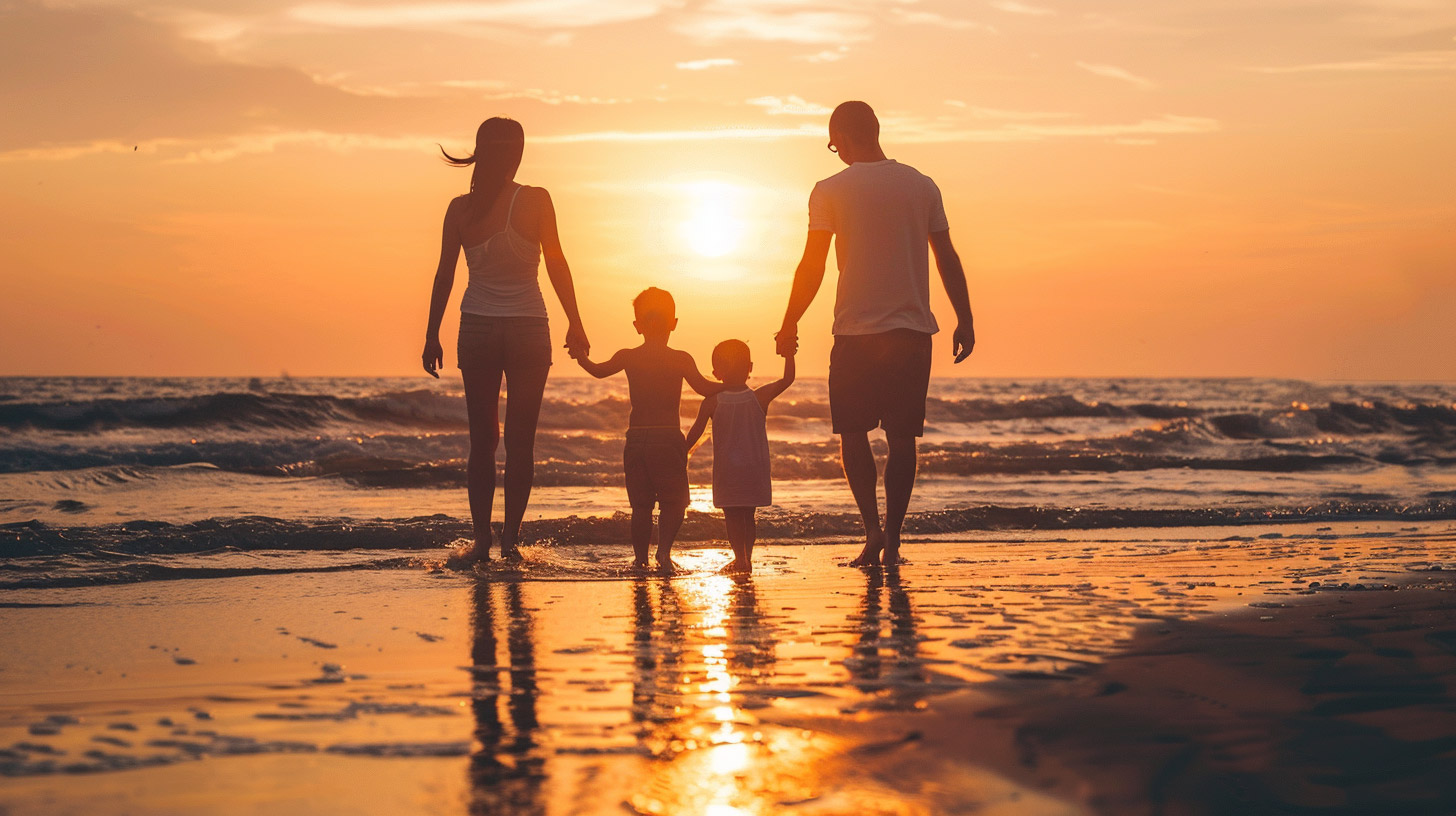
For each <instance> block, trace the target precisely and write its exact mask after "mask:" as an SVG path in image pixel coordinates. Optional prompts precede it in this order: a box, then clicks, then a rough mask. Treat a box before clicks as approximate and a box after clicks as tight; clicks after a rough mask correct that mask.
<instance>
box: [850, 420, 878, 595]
mask: <svg viewBox="0 0 1456 816" xmlns="http://www.w3.org/2000/svg"><path fill="white" fill-rule="evenodd" d="M839 442H840V456H841V458H842V459H843V461H844V478H845V479H847V480H848V481H849V491H850V492H851V493H853V494H854V503H855V505H857V506H858V507H859V516H860V519H861V520H862V521H863V522H864V528H865V545H864V549H863V550H861V551H860V554H859V557H857V558H855V559H854V560H853V561H851V562H849V565H850V566H852V567H862V566H868V565H872V564H878V563H880V550H881V549H883V548H884V546H885V534H884V533H883V532H881V531H880V507H879V500H878V498H877V497H876V496H875V488H876V486H877V484H878V481H879V477H878V474H877V473H876V472H875V454H874V451H872V450H870V436H869V433H868V432H865V431H858V432H854V433H842V434H840V435H839Z"/></svg>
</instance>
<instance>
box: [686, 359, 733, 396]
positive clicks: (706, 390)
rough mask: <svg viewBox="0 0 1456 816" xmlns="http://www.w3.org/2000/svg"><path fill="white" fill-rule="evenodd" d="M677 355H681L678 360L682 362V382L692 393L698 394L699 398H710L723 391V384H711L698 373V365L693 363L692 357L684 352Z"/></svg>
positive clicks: (711, 382)
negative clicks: (684, 382) (683, 381)
mask: <svg viewBox="0 0 1456 816" xmlns="http://www.w3.org/2000/svg"><path fill="white" fill-rule="evenodd" d="M678 354H680V355H682V356H681V357H679V358H678V359H679V360H680V361H681V362H682V376H683V380H685V381H686V382H687V384H688V385H689V386H691V387H692V389H693V390H694V391H696V392H698V394H699V395H701V396H704V397H711V396H713V395H714V394H716V393H718V392H719V391H722V390H723V383H720V382H713V381H712V380H710V379H708V378H707V377H704V376H703V375H702V374H701V373H699V372H698V364H697V363H695V362H693V355H691V354H688V353H687V352H686V351H680V352H678Z"/></svg>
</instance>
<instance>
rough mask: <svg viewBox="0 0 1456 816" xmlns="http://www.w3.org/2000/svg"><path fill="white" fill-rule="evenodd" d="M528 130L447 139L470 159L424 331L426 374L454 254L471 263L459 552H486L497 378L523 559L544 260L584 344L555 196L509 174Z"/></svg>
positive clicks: (578, 343)
mask: <svg viewBox="0 0 1456 816" xmlns="http://www.w3.org/2000/svg"><path fill="white" fill-rule="evenodd" d="M524 147H525V133H524V132H523V131H522V130H521V125H520V123H518V122H516V121H514V120H511V119H505V118H500V117H496V118H492V119H487V120H485V121H484V122H482V123H481V125H480V129H479V130H477V131H476V132H475V152H474V154H473V155H470V156H467V157H465V158H463V159H457V158H455V157H454V156H451V155H450V154H449V153H445V151H444V148H441V150H440V152H441V153H444V154H445V160H446V161H447V162H449V163H450V164H453V165H455V166H456V167H464V166H466V165H474V169H473V170H472V171H471V175H470V192H469V193H467V194H465V195H462V196H457V197H456V198H454V199H452V200H451V201H450V206H449V207H448V208H447V209H446V210H445V229H444V234H443V236H442V237H441V240H440V265H439V268H438V269H436V270H435V288H434V291H433V293H432V294H431V296H430V323H429V326H428V327H427V328H426V329H425V352H424V363H425V371H426V372H428V373H429V374H430V376H432V377H439V376H440V375H439V369H440V368H441V367H443V365H444V361H445V352H444V349H443V348H442V347H441V346H440V321H441V319H442V318H443V317H444V316H445V305H446V303H447V302H448V301H449V300H450V289H451V287H452V286H453V285H454V282H455V264H456V261H457V260H458V259H459V257H460V252H461V251H462V250H463V251H464V252H465V262H466V265H467V266H468V267H469V269H470V283H469V285H468V286H466V288H465V296H464V297H463V298H462V299H461V301H460V344H459V346H458V349H457V353H458V355H459V364H460V373H461V375H462V376H463V378H464V380H465V408H466V412H467V414H468V415H469V418H470V463H469V465H468V466H467V468H466V483H467V486H468V488H469V491H470V517H471V522H472V524H473V526H474V528H475V544H474V546H473V547H472V548H471V549H470V550H469V551H468V552H466V553H464V555H463V558H462V559H461V560H463V561H464V562H465V563H470V562H473V561H476V560H488V559H489V558H490V544H491V529H490V515H491V509H492V505H493V503H494V501H495V450H496V444H497V443H498V442H499V441H500V425H499V421H498V420H497V406H498V405H499V403H500V389H501V379H502V377H504V379H505V383H506V390H507V393H508V394H509V398H508V401H507V405H506V419H505V426H506V427H505V437H506V467H505V471H506V473H505V479H506V491H505V492H506V514H505V524H504V525H503V528H502V531H501V541H500V553H501V556H502V557H504V558H519V557H520V551H519V549H518V545H519V543H520V534H521V518H522V517H523V516H524V515H525V513H526V501H527V500H528V499H529V498H530V496H531V482H532V478H533V476H534V473H535V464H536V463H535V461H534V457H535V450H534V449H535V443H536V420H537V418H538V417H539V416H540V413H541V395H542V393H543V392H544V391H545V390H546V374H547V372H548V371H549V370H550V367H551V334H550V330H549V329H548V327H547V325H546V300H545V298H543V297H542V296H541V285H540V282H539V281H538V279H537V278H538V274H537V268H538V266H539V265H540V258H541V256H543V255H544V256H545V258H546V275H547V277H549V278H550V279H551V287H552V288H553V289H555V290H556V297H557V298H558V299H560V301H561V308H562V309H563V310H564V311H565V312H566V319H567V321H568V326H567V330H566V346H565V347H566V349H567V351H568V353H569V354H570V355H571V356H573V357H575V356H576V355H578V354H586V353H587V352H588V350H589V346H588V344H587V339H586V332H585V331H584V330H583V329H582V326H581V315H580V314H579V313H578V312H577V308H576V290H575V289H574V287H573V286H572V283H571V270H570V268H568V267H567V265H566V256H565V255H564V254H562V251H561V237H560V235H558V234H557V231H556V210H555V209H554V208H553V207H552V205H551V196H550V194H548V193H547V192H546V191H545V190H544V189H542V188H540V187H527V186H525V185H523V184H517V183H516V182H515V175H516V169H517V168H518V167H520V164H521V151H522V150H523V148H524Z"/></svg>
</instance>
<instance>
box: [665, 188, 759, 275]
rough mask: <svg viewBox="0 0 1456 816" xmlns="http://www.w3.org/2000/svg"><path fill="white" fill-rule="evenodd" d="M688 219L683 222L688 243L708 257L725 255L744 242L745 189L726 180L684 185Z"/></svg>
mask: <svg viewBox="0 0 1456 816" xmlns="http://www.w3.org/2000/svg"><path fill="white" fill-rule="evenodd" d="M683 188H684V191H685V193H686V197H687V199H688V201H687V205H688V207H687V216H688V217H687V218H686V219H685V220H684V221H683V222H682V223H681V224H680V225H679V231H680V232H681V235H682V238H683V241H684V243H686V244H687V246H688V248H689V249H691V250H692V251H693V252H696V253H697V254H699V255H701V256H703V257H704V258H721V257H723V256H725V255H727V254H729V253H730V252H732V251H733V250H735V249H737V248H738V246H739V244H741V243H742V242H743V233H744V228H745V224H744V220H743V212H742V210H743V205H742V202H743V197H744V196H743V190H742V189H741V188H739V187H738V186H736V185H733V184H729V183H727V182H722V181H695V182H691V183H688V184H685V185H683Z"/></svg>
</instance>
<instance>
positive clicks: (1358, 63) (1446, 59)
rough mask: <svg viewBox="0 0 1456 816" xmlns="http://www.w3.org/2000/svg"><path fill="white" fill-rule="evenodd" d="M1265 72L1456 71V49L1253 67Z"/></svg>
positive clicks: (1255, 69)
mask: <svg viewBox="0 0 1456 816" xmlns="http://www.w3.org/2000/svg"><path fill="white" fill-rule="evenodd" d="M1249 70H1251V71H1257V72H1259V73H1261V74H1302V73H1315V72H1329V73H1388V72H1394V71H1456V51H1408V52H1406V53H1404V54H1387V55H1385V56H1380V57H1372V58H1369V59H1363V60H1350V61H1348V62H1316V63H1309V64H1305V65H1283V66H1265V67H1259V68H1250V69H1249Z"/></svg>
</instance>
